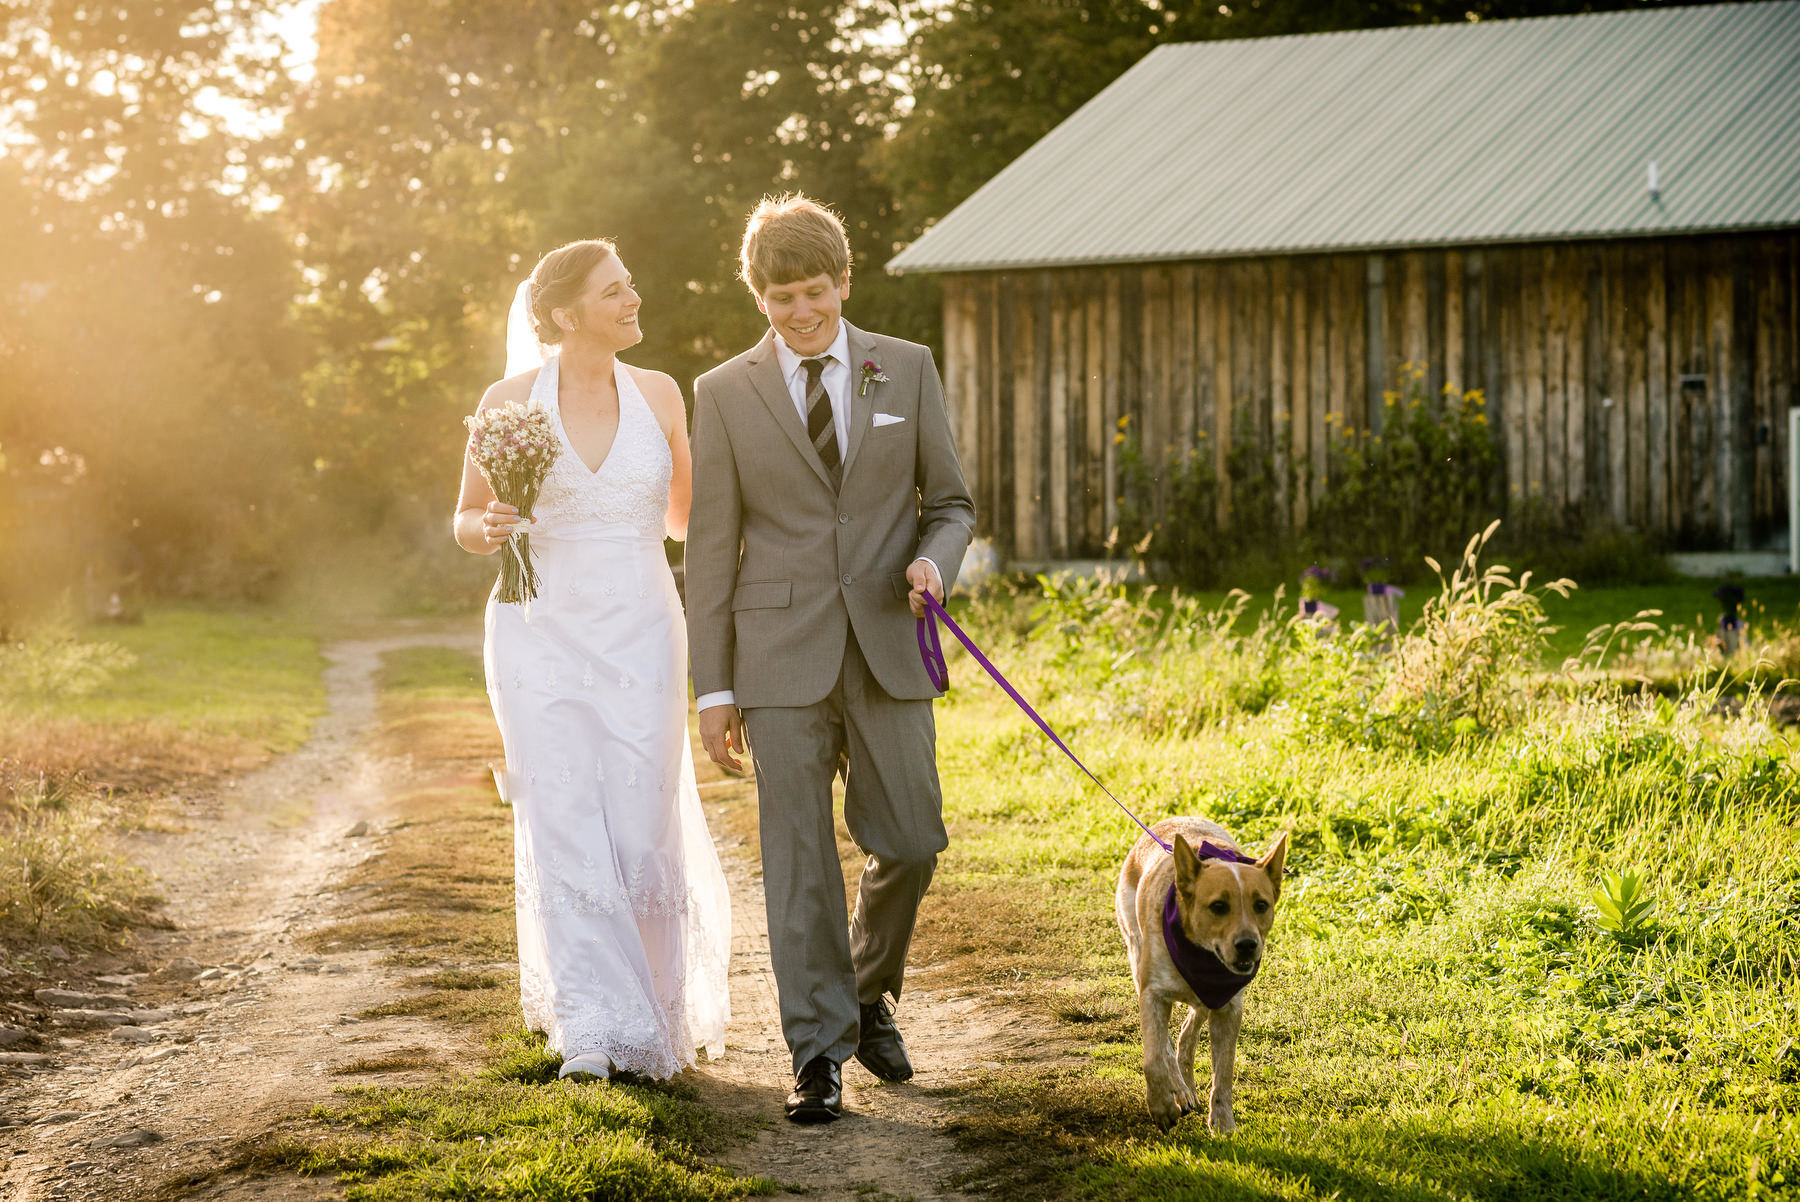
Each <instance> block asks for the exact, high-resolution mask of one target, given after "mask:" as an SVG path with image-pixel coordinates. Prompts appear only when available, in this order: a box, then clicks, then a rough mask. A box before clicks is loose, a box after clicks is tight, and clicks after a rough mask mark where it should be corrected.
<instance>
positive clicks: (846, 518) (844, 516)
mask: <svg viewBox="0 0 1800 1202" xmlns="http://www.w3.org/2000/svg"><path fill="white" fill-rule="evenodd" d="M849 520H850V515H849V514H847V513H840V514H838V525H840V526H842V525H843V524H844V523H845V522H847V521H849Z"/></svg>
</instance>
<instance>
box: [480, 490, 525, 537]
mask: <svg viewBox="0 0 1800 1202" xmlns="http://www.w3.org/2000/svg"><path fill="white" fill-rule="evenodd" d="M531 521H532V519H530V518H522V517H520V516H519V511H518V510H517V509H515V508H513V507H512V506H511V505H508V504H507V503H506V502H504V501H489V502H488V506H487V512H486V513H483V514H482V515H481V536H482V537H483V538H485V539H486V540H487V544H488V546H490V547H498V546H499V545H500V544H501V543H503V542H505V541H506V538H507V536H508V535H509V534H513V533H514V532H516V531H519V530H527V529H529V528H530V526H531Z"/></svg>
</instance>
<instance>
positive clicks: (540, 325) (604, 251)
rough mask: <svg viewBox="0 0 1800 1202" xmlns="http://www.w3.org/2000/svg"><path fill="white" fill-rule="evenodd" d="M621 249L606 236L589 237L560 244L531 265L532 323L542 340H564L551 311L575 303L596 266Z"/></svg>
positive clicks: (555, 341) (539, 339)
mask: <svg viewBox="0 0 1800 1202" xmlns="http://www.w3.org/2000/svg"><path fill="white" fill-rule="evenodd" d="M618 253H619V251H618V248H617V247H615V246H614V245H613V244H612V243H611V242H609V241H607V240H606V239H605V238H587V239H584V240H583V241H580V242H569V243H566V244H564V245H562V246H559V247H557V248H556V249H555V250H553V251H551V252H550V253H549V254H547V255H545V256H544V257H543V258H541V259H539V260H538V265H537V266H536V267H534V268H532V269H531V327H532V329H533V330H534V331H535V332H536V333H537V340H538V341H539V342H541V343H543V344H544V345H545V346H555V345H556V344H557V343H559V342H561V341H562V340H563V328H562V327H561V326H559V325H557V324H556V319H555V318H554V317H552V316H551V314H552V313H554V312H556V311H557V310H558V309H566V308H568V307H569V306H570V305H572V304H574V303H575V302H576V300H578V299H579V298H580V296H581V290H582V289H583V288H586V287H587V278H588V275H589V274H590V273H591V272H592V271H593V270H594V268H596V267H598V266H600V264H601V263H603V262H605V261H606V257H607V256H608V255H616V254H618Z"/></svg>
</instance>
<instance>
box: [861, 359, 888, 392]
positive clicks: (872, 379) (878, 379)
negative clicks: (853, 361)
mask: <svg viewBox="0 0 1800 1202" xmlns="http://www.w3.org/2000/svg"><path fill="white" fill-rule="evenodd" d="M887 382H888V378H887V373H886V372H884V371H882V370H881V364H879V363H877V362H875V360H873V359H864V360H863V365H862V388H861V389H859V390H858V391H857V394H856V395H857V396H868V395H869V385H871V384H886V383H887Z"/></svg>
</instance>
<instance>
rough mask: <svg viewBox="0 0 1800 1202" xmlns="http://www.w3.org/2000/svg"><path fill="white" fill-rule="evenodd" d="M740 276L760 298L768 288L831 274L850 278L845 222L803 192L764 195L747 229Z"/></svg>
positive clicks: (751, 215) (848, 247)
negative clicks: (771, 285)
mask: <svg viewBox="0 0 1800 1202" xmlns="http://www.w3.org/2000/svg"><path fill="white" fill-rule="evenodd" d="M738 275H739V276H740V277H741V278H742V279H743V281H744V283H746V284H748V285H749V286H750V291H751V292H754V293H755V294H756V295H757V296H761V295H762V293H763V289H764V288H767V287H768V286H769V285H770V284H791V283H793V282H794V281H796V280H810V279H812V278H813V277H814V276H816V275H828V276H830V277H831V278H832V279H834V280H848V279H849V278H850V239H849V237H848V236H847V235H846V234H845V233H844V223H843V222H842V221H839V220H838V215H837V214H836V213H833V212H832V211H831V210H830V209H828V208H826V207H825V206H824V205H822V204H819V203H818V202H817V201H814V200H809V199H807V198H806V197H805V196H804V195H802V194H801V193H799V192H789V193H787V194H786V195H784V196H765V197H763V199H762V203H761V204H759V205H757V206H756V211H755V212H754V213H751V214H750V220H749V222H748V223H747V224H746V225H745V226H744V249H743V253H742V255H741V256H740V266H739V269H738Z"/></svg>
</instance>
